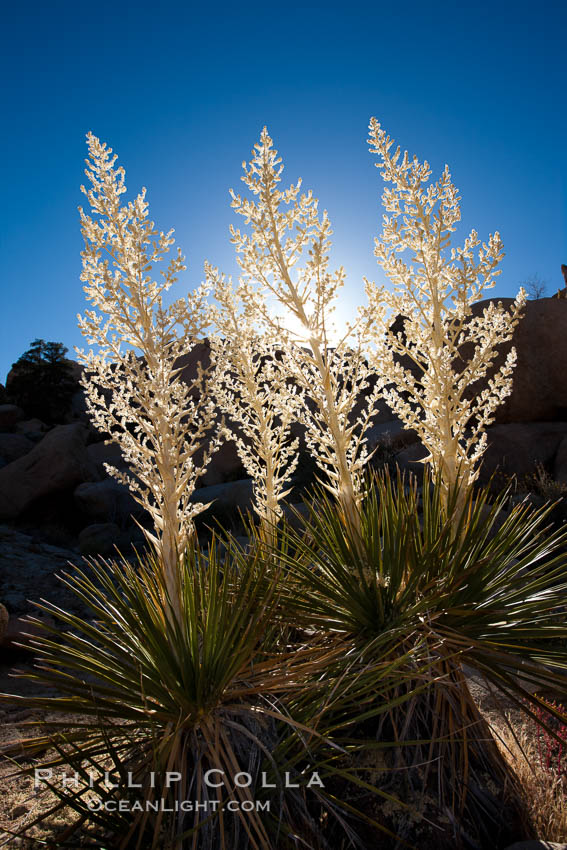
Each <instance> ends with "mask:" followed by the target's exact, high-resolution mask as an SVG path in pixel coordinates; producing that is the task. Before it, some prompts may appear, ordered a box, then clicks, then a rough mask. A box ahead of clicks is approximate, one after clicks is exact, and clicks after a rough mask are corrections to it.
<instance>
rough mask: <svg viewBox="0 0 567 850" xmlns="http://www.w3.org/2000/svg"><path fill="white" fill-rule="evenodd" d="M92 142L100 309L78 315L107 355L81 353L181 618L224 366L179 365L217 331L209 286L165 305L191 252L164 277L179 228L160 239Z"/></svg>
mask: <svg viewBox="0 0 567 850" xmlns="http://www.w3.org/2000/svg"><path fill="white" fill-rule="evenodd" d="M87 138H88V148H89V159H87V160H86V163H87V169H86V171H85V174H86V176H87V178H88V180H89V182H90V184H91V185H90V188H88V189H86V188H85V187H84V186H82V187H81V190H82V191H83V193H84V194H85V195H86V196H87V198H88V200H89V204H90V206H91V210H92V213H93V217H91V216H89V215H87V214H86V213H85V212H84V211H83V209H82V208H80V210H79V211H80V217H81V230H82V234H83V237H84V240H85V250H84V251H83V253H82V258H83V272H82V275H81V280H82V281H83V282H84V283H85V286H84V291H85V294H86V297H87V299H88V301H89V302H90V303H91V305H92V306H93V309H90V310H87V311H85V315H84V316H79V317H78V320H79V327H80V329H81V332H82V333H83V335H84V336H85V337H86V339H87V341H88V343H89V345H91V346H96V347H97V351H96V353H95V352H93V350H91V351H89V352H88V353H85V352H84V351H82V350H79V351H78V355H79V359H80V361H81V362H82V363H83V364H84V365H85V370H84V374H83V386H84V388H85V390H86V399H87V406H88V411H89V414H90V417H91V419H92V421H93V424H94V425H95V426H96V427H97V428H98V429H99V430H100V431H102V432H105V433H107V434H109V436H110V440H111V441H113V442H116V443H118V444H119V445H120V448H121V450H122V454H123V457H124V460H125V461H126V462H127V463H128V465H129V466H130V469H131V471H132V474H131V475H126V474H124V473H122V472H120V471H119V470H117V469H116V468H114V467H111V466H107V470H108V472H109V473H110V474H111V475H113V476H114V477H115V478H117V479H118V480H119V481H121V482H123V483H125V484H127V485H128V487H129V488H130V490H131V491H132V494H133V496H134V498H135V499H136V500H137V501H138V502H139V504H140V505H142V507H143V508H145V510H147V511H148V513H149V514H150V516H151V518H152V520H153V524H154V533H151V532H149V531H147V532H146V534H147V537H148V539H149V540H150V542H151V543H152V544H153V546H154V547H155V549H156V551H157V553H158V555H159V560H160V564H161V567H162V569H163V575H164V580H165V588H166V592H167V595H168V596H169V599H170V603H171V606H172V610H173V612H174V613H177V612H178V599H179V573H178V559H179V558H180V557H181V556H182V555H183V553H184V551H185V549H186V546H187V543H188V540H189V538H190V537H191V535H192V534H194V523H193V519H194V517H195V516H196V515H197V514H198V513H199V512H200V511H202V510H203V509H204V507H205V506H204V505H202V504H200V503H198V502H192V501H191V495H192V493H193V491H194V489H195V481H196V478H197V477H198V476H199V475H200V474H201V473H202V472H203V471H204V469H205V468H206V466H207V464H208V462H209V460H210V457H211V453H212V452H213V451H214V450H215V449H216V447H217V446H218V444H219V435H218V434H216V433H215V434H214V435H213V436H212V438H211V437H210V433H209V432H210V431H211V429H212V428H213V426H214V421H215V411H214V406H213V402H212V401H211V399H210V396H209V394H208V393H207V384H208V382H210V381H211V380H212V378H213V371H214V370H213V369H212V367H211V366H210V365H209V366H207V367H205V368H202V367H201V365H200V364H199V367H198V372H197V376H196V378H195V379H194V380H193V381H192V382H191V381H190V382H188V383H185V382H184V381H183V380H181V378H180V370H179V368H178V365H177V364H178V359H179V357H180V356H181V355H184V354H187V352H188V351H190V350H191V349H192V348H193V347H194V346H195V345H196V344H197V343H198V341H199V336H200V335H201V334H202V333H203V332H204V331H205V329H206V328H207V326H208V324H209V316H208V305H207V300H206V296H207V291H206V289H205V288H204V287H201V288H199V289H196V290H195V291H194V292H193V293H190V294H189V295H188V296H187V297H186V298H180V299H179V300H177V301H174V302H173V303H172V304H171V305H170V306H168V307H165V306H164V302H163V296H164V293H165V292H166V291H167V290H168V289H169V288H170V287H171V285H172V284H173V283H174V282H175V281H176V280H177V276H178V274H179V272H180V271H182V270H183V269H185V266H184V264H183V257H182V255H181V252H180V251H179V249H178V252H177V255H176V256H174V257H173V258H172V259H170V261H169V264H168V265H167V267H166V268H165V269H164V270H163V271H162V272H161V280H159V282H156V281H154V280H153V279H152V276H151V272H152V270H153V267H154V265H155V264H156V263H158V262H160V261H162V260H163V258H164V257H165V255H166V254H167V253H168V252H169V250H170V248H171V246H172V244H173V242H174V240H173V238H172V233H173V231H170V232H169V233H163V232H158V231H157V230H156V228H155V225H154V222H153V221H150V220H149V218H148V204H147V202H146V200H145V189H143V190H142V192H141V193H140V194H139V195H138V196H137V197H136V199H135V200H134V201H130V202H129V203H128V204H126V205H125V206H121V205H120V200H121V199H120V196H121V195H122V194H123V193H124V192H125V191H126V186H125V184H124V177H125V172H124V169H123V168H122V167H118V168H115V163H116V159H117V158H116V156H115V155H114V156H113V155H112V150H111V149H110V148H108V147H107V146H106V145H105V144H101V142H100V141H99V140H98V139H97V138H96V137H95V136H93V135H92V134H89V135H88V137H87ZM205 443H206V445H207V449H206V450H204V446H205ZM196 458H200V459H199V460H198V461H197V459H196Z"/></svg>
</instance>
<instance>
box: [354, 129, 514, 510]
mask: <svg viewBox="0 0 567 850" xmlns="http://www.w3.org/2000/svg"><path fill="white" fill-rule="evenodd" d="M369 145H370V150H371V152H372V153H373V154H376V155H377V156H378V158H379V162H378V163H377V167H378V168H380V173H381V175H382V177H383V178H384V180H385V181H386V183H387V184H392V185H391V187H390V186H387V187H386V188H385V190H384V194H383V196H382V201H383V204H384V207H385V210H386V213H387V214H386V215H384V217H383V232H382V235H381V238H379V239H376V241H375V245H376V248H375V255H376V258H377V260H378V263H379V264H380V265H381V266H382V268H383V269H384V271H385V272H386V274H387V276H388V277H389V278H390V281H391V282H392V284H393V288H392V290H388V289H385V288H379V287H377V286H376V285H375V284H373V283H370V282H369V281H367V282H366V292H367V295H368V300H369V305H368V308H367V310H366V311H365V315H366V318H367V319H368V320H369V326H370V328H371V335H372V337H373V342H374V347H373V356H372V359H373V362H374V363H375V364H376V367H377V368H378V369H380V370H381V371H382V373H383V374H384V377H385V378H386V379H387V381H388V383H389V386H388V388H387V389H386V391H385V393H384V397H385V399H386V401H387V402H388V404H389V406H390V407H391V408H392V410H393V411H394V412H395V413H396V414H397V415H398V416H399V417H400V419H401V420H402V421H403V422H404V423H405V425H406V426H407V427H408V428H414V429H415V430H416V431H417V433H418V435H419V437H420V439H421V441H422V443H423V445H424V446H425V448H426V449H427V451H428V453H429V454H428V457H427V459H426V460H427V461H428V462H429V463H430V464H431V466H432V468H433V471H434V472H435V473H436V474H438V475H439V477H440V481H441V486H442V488H443V495H444V498H445V501H446V500H447V498H448V494H449V492H450V491H451V490H452V489H455V490H458V491H459V492H460V496H459V500H461V504H462V499H463V498H464V493H465V492H466V490H467V488H469V487H470V486H471V485H472V484H473V482H474V481H475V479H476V478H477V476H478V465H479V461H480V459H481V457H482V454H483V452H484V450H485V448H486V432H485V429H486V426H487V425H489V424H490V423H491V422H493V421H494V411H495V410H496V408H497V407H498V406H499V405H500V404H501V403H502V402H503V400H504V399H505V398H506V396H508V395H509V394H510V392H511V389H512V372H513V368H514V365H515V362H516V352H515V350H514V348H512V349H511V350H510V351H509V353H508V355H507V357H506V359H505V362H504V363H503V365H502V366H500V368H499V369H497V370H495V371H494V372H493V374H492V375H491V376H490V377H488V378H487V375H488V373H489V370H492V367H493V366H494V361H495V358H496V356H497V354H498V347H499V346H500V345H502V344H503V343H505V342H508V341H509V340H510V339H511V337H512V334H513V332H514V329H515V327H516V325H517V323H518V321H519V319H520V314H521V310H522V307H523V305H524V303H525V293H524V291H523V290H522V289H520V292H519V294H518V296H517V298H516V300H515V302H514V305H513V306H512V308H511V310H510V311H508V310H506V309H505V308H504V307H503V305H502V304H501V303H500V302H498V303H494V302H490V303H489V304H488V305H487V306H486V307H485V308H484V310H483V311H482V313H481V314H480V315H473V313H472V310H471V306H472V305H473V304H474V303H475V302H477V301H480V300H481V299H482V298H483V297H484V293H485V292H486V290H488V289H490V288H491V287H492V286H494V282H495V278H496V277H497V275H499V274H500V270H498V269H497V265H498V263H499V262H500V260H501V259H502V257H503V250H502V242H501V239H500V236H499V234H498V233H494V235H492V236H490V237H489V239H488V242H487V243H481V241H480V239H479V237H478V236H477V233H476V231H474V230H473V231H472V232H471V233H470V235H469V236H468V237H467V238H466V239H465V241H464V244H463V247H462V248H450V241H451V233H453V232H454V231H455V229H456V225H457V223H458V222H459V220H460V206H459V201H460V198H459V197H458V196H457V189H456V188H455V186H454V185H453V183H452V182H451V175H450V173H449V169H448V167H447V166H445V170H444V171H443V173H442V175H441V177H440V178H439V179H438V180H437V182H430V176H431V170H430V168H429V165H428V163H427V162H423V163H420V162H419V161H418V159H417V157H415V156H414V157H413V159H410V158H409V157H408V154H407V152H405V153H404V155H403V156H400V148H399V147H398V148H396V150H395V152H393V153H392V152H391V148H392V145H393V141H392V139H390V137H389V136H387V135H386V133H385V132H384V130H383V129H382V128H381V126H380V124H379V123H378V121H376V119H375V118H373V119H372V120H371V122H370V139H369ZM384 304H386V305H387V307H388V308H389V311H390V319H389V320H390V321H392V320H393V318H394V317H396V316H399V317H401V318H402V320H403V332H401V331H400V330H395V329H393V328H392V326H390V327H388V325H387V323H386V322H384V320H383V319H382V320H381V321H377V322H376V321H375V322H374V323H372V318H373V315H378V314H379V310H381V309H382V307H383V305H384ZM379 315H382V316H383V314H379ZM467 352H468V353H467ZM402 358H404V359H405V360H406V363H407V362H408V361H407V358H409V361H411V367H408V366H406V365H404V363H403V359H402ZM481 380H482V381H483V382H484V386H483V388H482V389H480V390H479V391H478V392H477V394H476V395H474V396H473V397H472V398H471V396H470V394H469V393H468V392H467V391H468V390H469V388H470V387H472V388H473V391H474V389H475V384H477V385H478V382H479V381H481Z"/></svg>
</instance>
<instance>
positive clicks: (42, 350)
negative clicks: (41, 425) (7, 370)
mask: <svg viewBox="0 0 567 850" xmlns="http://www.w3.org/2000/svg"><path fill="white" fill-rule="evenodd" d="M66 354H67V348H65V346H64V345H63V343H61V342H46V341H45V340H43V339H35V340H34V341H33V342H32V344H31V345H30V347H29V348H28V350H27V351H26V352H24V354H22V356H21V357H20V358H19V359H18V360H17V361H16V362H15V363H14V364H13V366H12V372H11V374H10V380H9V383H8V386H7V391H8V395H9V398H10V400H11V401H12V402H13V403H14V404H17V405H19V407H22V408H23V409H24V410H25V412H26V413H27V414H28V416H34V417H35V416H36V417H37V418H38V419H41V420H42V421H43V422H47V423H49V424H53V423H55V422H61V421H62V419H64V418H65V415H66V414H67V413H68V412H69V408H70V404H71V398H72V397H73V395H74V394H75V392H76V391H77V390H78V389H79V382H78V380H77V378H76V377H75V376H74V374H73V369H72V366H71V364H70V362H69V361H68V360H67V359H66V357H65V355H66Z"/></svg>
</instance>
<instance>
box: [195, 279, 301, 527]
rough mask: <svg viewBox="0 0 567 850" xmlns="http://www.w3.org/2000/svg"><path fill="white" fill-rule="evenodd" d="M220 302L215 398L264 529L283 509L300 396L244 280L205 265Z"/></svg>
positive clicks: (216, 311)
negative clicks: (245, 289)
mask: <svg viewBox="0 0 567 850" xmlns="http://www.w3.org/2000/svg"><path fill="white" fill-rule="evenodd" d="M205 272H206V276H207V281H208V282H209V283H210V284H211V286H212V289H213V292H214V294H215V297H216V300H217V303H218V305H219V306H218V307H216V308H213V322H214V325H215V327H216V329H217V332H218V333H219V334H220V335H221V336H220V337H219V336H218V335H217V336H216V337H213V338H212V339H211V342H212V345H213V349H214V350H215V354H216V360H217V363H218V364H219V375H218V381H217V383H216V387H215V396H216V400H217V402H218V404H219V406H220V407H221V409H222V410H223V411H224V412H225V413H226V414H227V415H228V416H229V418H230V419H229V421H231V422H232V423H234V424H235V425H236V426H237V427H238V428H239V429H240V432H241V433H242V434H243V435H244V439H243V437H242V436H241V435H240V433H238V432H237V431H236V430H235V429H233V431H234V433H233V435H232V436H233V438H234V440H235V443H236V449H237V451H238V456H239V458H240V460H241V461H242V464H243V466H244V468H245V469H246V471H247V473H248V474H249V475H250V476H251V478H252V479H253V481H254V505H255V510H256V513H257V514H258V516H259V517H260V521H261V522H262V524H263V526H264V529H265V531H266V533H268V534H270V533H271V530H272V529H273V528H274V526H275V524H276V523H277V521H278V519H279V518H280V517H281V515H282V509H281V506H280V502H281V501H282V499H284V498H285V497H286V496H287V495H288V494H289V492H290V490H289V489H286V488H287V485H288V484H289V480H290V478H291V476H292V475H293V473H294V471H295V469H296V467H297V463H298V455H297V449H298V445H299V440H298V439H297V438H296V439H294V440H292V439H291V437H290V426H291V423H292V422H293V421H294V420H296V419H297V418H298V415H299V411H300V408H301V399H300V397H299V395H298V394H297V392H296V391H295V387H293V386H291V385H290V379H289V373H290V369H289V364H288V363H287V352H286V351H285V350H282V348H281V346H280V344H279V340H278V338H277V337H275V336H274V334H273V332H270V330H268V331H267V332H266V333H264V334H261V333H260V332H259V330H258V328H257V315H256V311H255V310H254V308H253V305H252V304H251V303H250V300H249V299H247V298H246V297H245V296H244V297H243V289H242V286H238V287H236V289H235V288H234V287H233V285H232V282H231V281H230V280H226V278H225V277H224V276H223V275H221V274H219V272H218V269H215V268H213V267H212V266H210V265H208V264H207V265H206V267H205Z"/></svg>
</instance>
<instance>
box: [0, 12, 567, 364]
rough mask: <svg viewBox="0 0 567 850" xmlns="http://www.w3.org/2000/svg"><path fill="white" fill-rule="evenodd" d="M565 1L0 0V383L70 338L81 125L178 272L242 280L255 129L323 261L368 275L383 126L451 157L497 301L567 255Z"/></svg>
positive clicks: (185, 283) (356, 277)
mask: <svg viewBox="0 0 567 850" xmlns="http://www.w3.org/2000/svg"><path fill="white" fill-rule="evenodd" d="M566 8H567V7H566V6H565V4H564V3H563V2H561V1H560V0H555V2H550V0H541V1H540V2H538V3H533V2H532V3H529V4H525V3H524V4H522V3H521V2H508V1H507V2H498V1H497V2H495V3H488V2H485V0H478V1H477V2H475V3H456V2H454V0H453V2H451V3H448V2H437V1H436V0H433V2H429V3H425V2H423V0H420V2H414V0H410V2H403V3H402V2H400V3H393V2H387V3H385V2H381V0H375V2H372V3H368V4H366V3H359V2H356V0H351V2H348V3H347V2H341V3H340V4H339V3H337V4H335V3H332V2H331V3H328V2H316V3H313V2H312V3H305V4H304V3H298V2H287V3H282V4H278V3H263V4H258V3H254V4H252V3H251V4H249V5H247V6H245V5H240V4H236V3H235V4H232V3H231V4H230V5H226V6H223V5H222V4H221V3H202V2H199V3H193V2H190V0H189V2H185V3H183V2H168V0H165V2H163V3H161V4H160V5H159V6H158V4H157V3H153V2H152V3H149V2H147V0H135V2H123V1H122V2H121V0H116V1H115V2H113V3H110V2H108V1H107V0H99V2H97V3H89V4H87V3H86V2H84V0H72V2H71V0H52V2H49V3H45V2H38V0H34V2H28V3H21V4H15V3H13V4H8V3H7V2H6V3H4V4H3V12H2V17H3V23H2V33H1V35H0V39H1V43H0V63H1V65H2V68H1V70H2V77H1V79H2V93H1V95H0V97H1V99H2V101H3V102H2V109H1V113H0V114H1V116H2V122H3V124H4V128H3V132H2V137H1V138H2V141H1V142H0V144H1V145H2V156H1V158H0V168H1V174H0V185H1V187H2V188H1V191H2V203H1V205H0V216H1V222H0V239H1V246H0V247H1V250H0V281H1V284H0V285H1V287H2V293H1V295H2V297H1V302H0V303H1V308H0V310H1V312H0V381H3V380H4V378H5V375H6V372H7V371H8V369H9V368H10V365H11V363H12V362H13V361H14V360H15V359H16V358H17V357H18V356H19V355H20V354H21V353H22V352H23V351H24V350H25V349H26V348H27V347H28V346H29V343H30V342H31V341H32V340H33V339H34V338H36V337H43V338H44V339H48V340H54V341H60V342H63V343H64V344H65V345H66V346H68V347H69V348H70V349H72V347H73V346H74V345H77V344H79V345H81V344H82V339H81V337H80V334H79V333H78V331H77V328H76V314H77V312H80V311H82V310H83V309H84V299H83V292H82V286H81V283H80V281H79V274H80V270H81V265H80V256H79V254H80V251H81V248H82V239H81V236H80V232H79V223H78V214H77V206H78V204H80V203H82V202H83V196H82V195H81V194H80V192H79V186H80V184H81V182H83V180H84V177H83V167H84V166H83V160H84V157H85V155H86V145H85V134H86V133H87V131H89V130H92V131H93V132H94V133H95V134H96V135H98V136H99V137H100V138H101V139H103V140H105V141H107V142H108V143H109V144H110V145H111V146H112V147H113V148H114V149H115V151H116V152H117V153H118V154H119V157H120V161H121V163H122V164H123V165H124V166H125V168H126V181H127V185H128V188H129V191H130V193H132V194H133V193H134V192H135V191H137V190H138V189H139V188H140V187H141V186H142V185H145V186H147V188H148V200H149V202H150V213H151V216H152V218H153V219H154V220H155V221H156V223H157V224H158V226H160V227H161V228H162V229H164V230H167V229H169V228H170V227H175V230H176V237H177V241H178V244H180V246H181V248H182V250H183V252H184V253H185V254H186V256H187V261H188V271H187V272H186V273H185V275H184V278H183V280H182V281H181V282H180V283H179V284H178V286H177V291H176V292H175V295H176V296H179V295H181V294H182V293H183V291H185V290H187V289H190V288H193V287H194V286H196V285H197V284H199V283H200V282H201V280H202V278H203V261H204V260H205V259H208V260H209V261H210V262H212V263H214V264H215V265H219V266H220V267H221V268H223V269H224V270H226V271H227V272H234V270H235V264H234V260H233V255H232V248H231V246H230V244H229V242H228V235H227V234H228V225H229V223H230V222H231V221H234V220H235V219H236V216H235V215H234V213H233V212H232V211H231V210H230V207H229V196H228V189H229V188H230V187H234V188H235V189H239V187H240V186H242V184H241V183H240V179H239V178H240V174H241V170H240V169H241V162H242V160H243V159H248V158H249V153H250V149H251V148H252V146H253V144H254V142H255V141H256V140H257V138H258V136H259V133H260V131H261V128H262V126H263V125H264V124H267V125H268V128H269V130H270V133H271V135H272V137H273V138H274V141H275V144H276V147H277V148H278V149H279V150H280V152H281V154H282V155H283V157H284V163H285V165H286V171H285V176H286V177H287V181H288V182H290V181H295V180H296V178H297V177H298V176H301V177H303V180H304V187H305V188H313V190H314V193H315V195H316V196H318V197H319V199H320V204H321V207H322V208H326V209H327V210H328V211H329V215H330V217H331V221H332V222H333V225H334V231H335V248H334V253H333V259H334V260H335V262H336V264H339V263H342V264H343V265H344V266H345V268H346V269H347V272H348V280H347V289H346V292H345V298H346V303H347V307H346V309H347V311H348V309H349V306H352V305H354V304H355V303H358V302H359V301H362V299H363V294H362V286H361V283H360V280H361V276H362V275H363V274H366V275H367V276H369V277H371V278H375V279H377V280H381V279H382V278H381V276H380V270H379V268H378V266H377V265H376V262H375V260H374V257H373V254H372V249H373V237H374V236H375V235H376V234H377V233H378V229H379V224H380V220H381V215H382V212H381V208H380V195H381V191H382V186H381V179H380V177H379V174H378V171H377V170H376V169H375V168H374V166H373V162H372V158H371V156H370V154H369V153H368V151H367V145H366V137H367V125H368V120H369V118H370V116H371V115H375V116H376V117H377V118H378V119H379V120H380V121H381V122H382V124H383V126H384V127H385V128H386V129H387V131H388V132H389V133H390V135H392V136H394V138H395V139H396V140H397V141H398V142H399V143H400V144H401V145H402V148H408V149H409V151H410V153H416V154H417V155H418V156H419V157H420V158H427V159H428V160H429V162H430V163H431V165H432V166H433V168H434V172H437V171H438V170H439V169H441V168H442V166H443V165H444V163H445V162H447V163H449V166H450V168H451V171H452V174H453V179H454V182H455V183H456V185H457V186H458V187H459V189H460V192H461V195H462V198H463V201H462V212H463V226H464V227H465V228H470V227H476V229H477V230H478V231H479V234H480V235H481V236H482V237H483V238H484V237H486V236H487V235H488V234H489V233H490V232H492V231H494V230H499V231H500V233H501V235H502V238H503V240H504V245H505V250H506V254H507V256H506V258H505V260H504V262H503V264H502V269H503V274H502V276H501V277H500V278H499V283H498V285H497V288H496V290H495V292H496V294H497V295H500V296H510V295H513V294H515V292H516V291H517V288H518V285H519V283H520V282H521V281H522V280H524V279H525V278H526V277H528V276H529V275H533V274H538V275H539V276H540V277H541V278H543V279H547V281H548V286H549V293H550V294H551V293H553V292H555V290H556V289H557V288H558V287H559V286H560V285H561V284H562V279H561V273H560V265H561V263H562V262H563V263H567V244H566V223H567V210H566V199H565V198H566V183H567V179H566V167H567V156H566V145H565V142H566V139H567V98H566V94H565V93H566V91H567V72H566V68H567V51H566V47H565V43H566V42H565V34H566V32H567V11H566Z"/></svg>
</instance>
